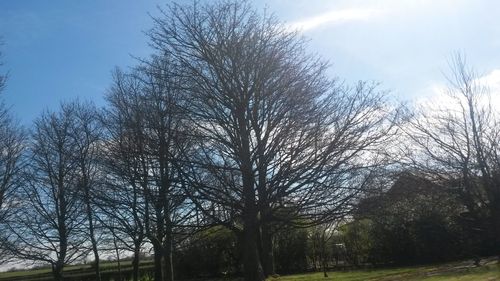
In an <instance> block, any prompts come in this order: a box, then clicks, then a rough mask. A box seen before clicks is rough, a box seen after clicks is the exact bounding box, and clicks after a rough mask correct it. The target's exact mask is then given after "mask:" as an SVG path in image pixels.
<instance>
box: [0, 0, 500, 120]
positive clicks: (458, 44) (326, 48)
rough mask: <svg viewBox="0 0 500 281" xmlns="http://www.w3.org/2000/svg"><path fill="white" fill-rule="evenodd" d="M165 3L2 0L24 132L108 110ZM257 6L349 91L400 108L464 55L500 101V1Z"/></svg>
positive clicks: (16, 108)
mask: <svg viewBox="0 0 500 281" xmlns="http://www.w3.org/2000/svg"><path fill="white" fill-rule="evenodd" d="M207 1H208V0H207ZM168 2H169V1H157V0H141V1H137V0H106V1H102V0H87V1H78V0H51V1H40V0H23V1H14V0H12V1H11V0H0V36H1V37H2V38H3V39H2V40H3V42H4V44H3V46H0V50H1V52H2V53H3V58H2V61H3V63H4V65H3V66H2V67H1V68H0V73H2V72H3V73H5V72H8V73H9V80H8V82H7V88H6V89H5V91H4V92H3V95H4V98H5V100H6V102H7V104H9V105H10V106H11V107H12V111H13V112H14V114H15V115H16V116H17V118H18V119H19V120H20V121H21V123H22V124H25V125H28V124H30V122H32V120H33V119H34V118H36V117H37V116H38V115H39V114H40V113H41V112H43V111H44V110H46V109H49V110H55V109H57V106H58V105H59V103H60V102H61V101H68V100H72V99H74V98H76V97H80V98H83V99H90V100H93V101H95V102H96V103H97V104H99V105H102V104H103V96H104V94H105V92H106V89H107V88H108V87H109V85H110V83H111V71H112V70H113V69H114V67H116V66H118V67H122V68H127V67H130V66H133V65H135V64H136V57H147V56H148V55H149V54H150V53H151V49H150V48H149V46H148V38H147V36H146V35H145V34H144V32H145V31H147V30H148V29H149V28H150V27H151V26H152V19H151V15H152V16H155V15H158V8H157V7H158V6H160V7H162V6H164V5H165V4H167V3H168ZM179 2H180V3H182V2H186V3H187V2H188V1H179ZM250 2H251V3H252V4H253V6H254V7H255V8H256V9H258V10H263V9H266V10H267V11H268V12H272V13H274V14H275V15H276V17H277V18H278V19H280V20H282V21H283V22H285V23H286V24H287V26H289V27H291V28H297V29H299V30H300V32H301V33H302V34H303V36H305V37H306V38H308V39H309V44H308V46H309V47H308V48H309V49H308V51H309V52H312V53H317V54H319V55H320V56H322V57H323V58H324V59H326V60H328V61H329V62H330V63H331V68H330V73H331V75H332V76H335V77H337V78H338V79H339V80H340V81H345V83H354V82H356V81H357V80H369V81H376V82H380V89H381V90H387V91H389V92H390V93H391V94H392V95H393V96H395V97H396V98H397V99H399V100H402V101H412V100H418V99H421V98H429V97H433V96H434V95H436V94H438V92H439V91H441V90H442V89H443V88H444V87H445V86H446V79H445V75H446V73H449V71H448V70H449V67H448V64H449V61H450V59H451V56H452V55H453V53H455V52H460V53H462V54H465V55H466V57H467V60H468V62H469V65H470V66H473V67H474V68H475V69H476V71H477V73H478V74H479V75H480V76H482V77H483V78H482V80H481V81H487V82H488V83H491V85H490V86H491V87H490V88H491V90H492V95H498V93H500V52H499V50H500V17H499V16H498V15H499V14H500V1H494V0H491V1H486V0H484V1H481V0H477V1H467V0H434V1H430V0H429V1H427V0H420V1H417V0H415V1H412V0H406V1H400V0H380V1H370V0H359V1H357V0H349V1H343V0H255V1H250ZM497 90H498V92H497Z"/></svg>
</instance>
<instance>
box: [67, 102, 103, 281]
mask: <svg viewBox="0 0 500 281" xmlns="http://www.w3.org/2000/svg"><path fill="white" fill-rule="evenodd" d="M67 106H68V107H71V108H72V110H73V112H74V113H73V117H72V118H74V120H73V127H72V128H71V134H72V135H71V138H72V139H73V141H74V144H75V147H74V150H75V153H74V157H75V161H76V167H75V169H76V172H77V188H78V189H79V192H80V197H81V200H82V202H83V204H84V208H85V216H86V220H87V221H86V225H87V227H88V237H89V240H90V244H91V247H92V253H93V255H94V268H95V273H96V277H95V278H96V279H95V280H96V281H100V280H101V272H100V263H99V249H98V245H97V244H98V240H97V233H96V232H97V226H96V223H97V221H98V220H97V218H96V216H97V214H96V210H97V208H96V207H95V204H94V203H95V197H96V194H97V192H98V187H99V185H100V184H101V183H102V169H101V165H100V160H99V159H100V157H101V156H102V152H101V146H102V141H103V129H102V126H101V123H100V122H99V119H98V116H99V112H98V110H97V108H96V107H95V106H94V105H93V104H92V103H90V102H80V101H75V102H73V103H72V104H69V105H67Z"/></svg>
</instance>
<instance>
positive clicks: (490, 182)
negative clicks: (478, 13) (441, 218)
mask: <svg viewBox="0 0 500 281" xmlns="http://www.w3.org/2000/svg"><path fill="white" fill-rule="evenodd" d="M449 82H450V87H449V89H448V92H447V93H446V95H445V96H444V98H445V99H444V103H441V104H439V105H438V108H436V106H435V105H434V106H433V105H429V104H427V105H423V106H421V107H420V108H418V109H417V112H416V114H415V116H414V118H413V119H412V121H411V126H409V127H408V128H406V131H407V135H408V137H409V138H410V142H409V144H410V145H412V146H413V149H412V150H408V151H411V152H413V153H411V154H409V155H408V156H409V157H408V159H410V160H411V162H410V163H409V164H411V165H413V166H414V167H415V168H418V169H419V170H421V171H422V172H425V174H426V175H427V176H428V177H429V178H430V179H433V180H434V182H436V183H440V184H442V185H443V186H452V188H453V192H457V193H458V194H459V196H460V198H461V199H462V201H463V203H464V204H465V205H466V206H467V209H468V212H467V213H464V214H463V215H464V216H467V219H472V220H473V221H475V224H476V225H475V226H474V228H479V229H482V231H483V232H484V233H488V232H490V233H491V236H490V237H491V240H493V242H494V243H495V247H497V249H496V251H497V253H500V238H499V237H500V188H499V187H500V157H499V155H500V154H499V153H500V150H499V146H498V144H499V141H500V130H499V126H498V125H499V121H500V119H499V117H500V116H499V112H498V111H496V110H495V108H494V106H493V105H492V104H491V100H490V96H489V92H488V89H487V88H486V87H485V86H484V85H482V84H481V81H480V80H479V77H478V76H477V75H476V74H475V72H474V71H473V70H471V69H469V68H468V67H467V65H466V61H465V59H464V58H463V56H461V55H456V56H455V57H454V59H453V61H452V63H451V77H449ZM485 211H486V213H485ZM485 219H486V221H488V223H487V224H486V225H484V224H483V223H482V222H484V221H485ZM483 237H484V236H483ZM476 239H478V238H476Z"/></svg>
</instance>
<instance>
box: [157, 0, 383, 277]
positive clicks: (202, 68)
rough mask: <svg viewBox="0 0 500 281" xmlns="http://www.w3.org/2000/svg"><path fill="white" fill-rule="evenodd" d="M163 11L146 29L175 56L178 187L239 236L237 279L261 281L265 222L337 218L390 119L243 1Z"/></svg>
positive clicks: (365, 92)
mask: <svg viewBox="0 0 500 281" xmlns="http://www.w3.org/2000/svg"><path fill="white" fill-rule="evenodd" d="M163 14H164V16H163V17H158V18H156V19H155V22H156V26H155V28H153V29H152V30H151V31H150V37H151V40H152V42H153V45H154V46H155V47H156V48H157V49H158V51H159V53H160V54H167V55H168V56H169V57H172V58H173V59H174V60H175V61H176V63H177V64H178V65H179V70H178V72H177V73H176V75H178V76H179V77H180V78H179V79H181V81H182V85H183V89H185V91H186V92H187V95H188V98H186V100H187V101H188V104H187V106H188V108H189V112H190V118H191V122H192V124H194V128H193V129H192V135H193V137H194V139H195V140H196V141H197V142H196V149H195V150H194V151H193V150H191V151H189V152H187V153H185V156H186V157H187V158H188V159H187V160H186V161H188V162H190V163H191V165H190V168H189V169H187V170H184V175H185V176H186V186H188V187H190V188H188V190H189V193H190V195H191V198H192V199H193V200H194V201H195V202H196V204H197V205H198V207H201V208H203V209H204V212H205V213H206V214H209V215H211V217H212V219H213V220H214V221H217V222H219V223H221V224H224V225H226V226H227V227H230V228H231V229H233V230H235V231H236V233H237V234H238V235H239V236H240V241H242V243H243V246H242V249H243V263H244V270H245V280H264V276H265V275H268V274H270V273H272V271H273V268H272V267H273V266H272V250H271V249H272V247H271V246H272V245H271V241H272V239H271V238H270V235H271V232H270V229H269V224H270V223H272V222H273V221H282V220H288V221H290V220H292V218H293V219H295V221H300V220H302V221H306V220H309V221H320V220H321V221H325V220H329V219H333V218H337V217H339V216H342V215H343V214H344V213H345V211H346V209H344V207H347V205H348V203H349V202H350V201H351V200H352V199H353V198H354V197H355V196H356V195H357V194H358V193H359V192H360V190H362V189H363V188H364V187H365V183H366V181H365V177H364V176H366V175H367V174H369V173H368V172H367V171H368V170H367V169H365V168H366V166H368V165H370V164H376V160H378V157H376V156H375V153H372V154H371V155H370V156H368V154H367V151H368V150H371V151H372V152H374V151H375V150H374V149H375V148H376V147H377V146H378V145H380V144H381V143H382V142H383V141H384V140H385V139H386V137H387V136H388V135H389V134H387V132H388V131H389V130H390V129H391V125H390V124H388V123H389V122H386V121H387V119H386V117H387V115H388V112H386V111H385V110H386V107H385V103H384V98H383V95H382V94H380V93H378V92H377V91H376V89H375V87H374V86H372V85H370V84H368V83H363V82H360V83H359V84H358V85H357V87H356V88H355V89H349V88H347V87H341V86H337V85H336V84H335V83H334V81H332V80H331V79H328V78H327V77H326V75H325V70H326V69H327V64H326V63H325V62H323V61H321V60H320V59H319V58H316V57H314V56H310V55H307V54H306V53H305V51H304V50H305V42H304V40H303V39H301V38H300V37H299V36H298V34H297V33H295V32H290V31H289V30H287V29H286V28H285V27H284V26H283V25H281V24H279V23H278V22H277V21H276V20H275V19H274V18H273V17H269V16H265V15H264V16H261V15H259V14H258V13H257V12H255V11H254V10H252V8H251V7H250V6H249V4H248V3H247V2H244V1H243V2H241V1H219V2H216V3H215V4H207V5H199V4H198V3H195V4H193V5H192V6H181V5H173V6H171V7H170V9H169V10H168V11H166V12H165V11H164V12H163ZM370 157H372V159H376V160H374V161H373V162H372V163H369V164H368V163H367V162H368V161H367V159H369V158H370ZM221 214H224V215H223V216H221ZM225 218H227V220H225ZM299 219H300V220H299ZM259 246H260V247H259ZM259 248H261V250H260V251H259ZM263 263H264V267H263Z"/></svg>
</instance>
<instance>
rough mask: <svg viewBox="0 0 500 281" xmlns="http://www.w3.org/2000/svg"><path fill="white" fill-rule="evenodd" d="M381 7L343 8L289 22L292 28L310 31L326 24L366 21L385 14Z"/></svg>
mask: <svg viewBox="0 0 500 281" xmlns="http://www.w3.org/2000/svg"><path fill="white" fill-rule="evenodd" d="M383 14H384V12H383V11H382V10H379V9H343V10H333V11H329V12H327V13H324V14H320V15H317V16H313V17H310V18H305V19H302V20H298V21H295V22H292V23H290V24H288V26H289V27H290V28H291V29H298V30H300V31H308V30H312V29H316V28H318V27H321V26H324V25H331V24H341V23H345V22H349V21H366V20H370V19H374V18H377V17H380V16H381V15H383Z"/></svg>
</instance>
